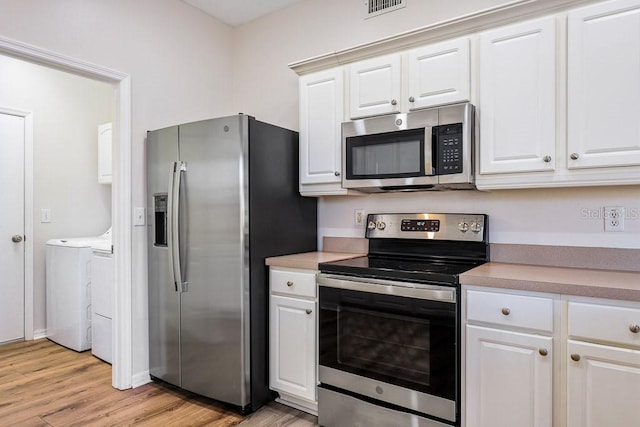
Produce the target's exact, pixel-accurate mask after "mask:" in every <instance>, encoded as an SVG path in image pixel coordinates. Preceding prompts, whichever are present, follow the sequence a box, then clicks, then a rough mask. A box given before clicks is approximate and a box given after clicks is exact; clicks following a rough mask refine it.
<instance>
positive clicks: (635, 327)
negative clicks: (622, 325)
mask: <svg viewBox="0 0 640 427" xmlns="http://www.w3.org/2000/svg"><path fill="white" fill-rule="evenodd" d="M629 330H630V331H631V332H633V333H634V334H637V333H638V332H640V325H629Z"/></svg>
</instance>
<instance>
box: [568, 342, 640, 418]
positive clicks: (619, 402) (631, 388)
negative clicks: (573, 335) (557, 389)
mask: <svg viewBox="0 0 640 427" xmlns="http://www.w3.org/2000/svg"><path fill="white" fill-rule="evenodd" d="M567 353H568V354H569V357H568V358H567V363H568V368H567V405H568V414H567V426H569V427H582V426H592V427H608V426H616V427H618V426H619V427H633V426H637V425H638V424H639V418H638V399H637V396H638V395H639V394H640V351H638V350H631V349H628V348H618V347H610V346H605V345H598V344H591V343H586V342H580V341H573V340H569V345H568V346H567Z"/></svg>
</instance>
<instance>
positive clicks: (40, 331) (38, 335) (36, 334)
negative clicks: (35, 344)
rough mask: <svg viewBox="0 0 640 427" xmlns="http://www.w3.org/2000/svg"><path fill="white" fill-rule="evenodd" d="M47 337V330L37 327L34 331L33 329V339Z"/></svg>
mask: <svg viewBox="0 0 640 427" xmlns="http://www.w3.org/2000/svg"><path fill="white" fill-rule="evenodd" d="M46 337H47V330H46V329H38V330H36V331H33V339H34V340H39V339H40V338H46Z"/></svg>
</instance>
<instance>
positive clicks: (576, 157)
mask: <svg viewBox="0 0 640 427" xmlns="http://www.w3.org/2000/svg"><path fill="white" fill-rule="evenodd" d="M569 157H571V160H578V157H580V156H579V155H578V153H571V156H569Z"/></svg>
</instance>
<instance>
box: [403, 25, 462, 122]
mask: <svg viewBox="0 0 640 427" xmlns="http://www.w3.org/2000/svg"><path fill="white" fill-rule="evenodd" d="M470 81H471V69H470V62H469V39H468V38H466V37H465V38H461V39H455V40H447V41H446V42H443V43H438V44H434V45H429V46H425V47H421V48H418V49H414V50H412V51H410V52H409V83H408V90H409V99H407V101H408V102H409V109H410V110H417V109H419V108H426V107H432V106H434V105H440V104H451V103H454V102H462V101H468V100H469V96H470Z"/></svg>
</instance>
